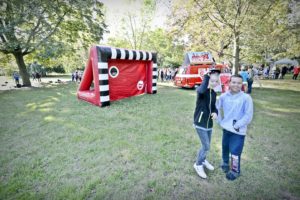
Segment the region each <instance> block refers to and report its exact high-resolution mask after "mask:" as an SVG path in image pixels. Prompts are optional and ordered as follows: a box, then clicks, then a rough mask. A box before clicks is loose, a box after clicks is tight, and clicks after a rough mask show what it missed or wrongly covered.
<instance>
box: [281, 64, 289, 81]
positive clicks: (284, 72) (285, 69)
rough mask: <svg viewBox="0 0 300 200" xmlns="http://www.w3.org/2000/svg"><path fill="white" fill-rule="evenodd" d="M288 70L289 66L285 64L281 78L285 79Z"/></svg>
mask: <svg viewBox="0 0 300 200" xmlns="http://www.w3.org/2000/svg"><path fill="white" fill-rule="evenodd" d="M287 71H288V68H287V66H283V67H282V69H281V79H284V76H285V74H286V73H287Z"/></svg>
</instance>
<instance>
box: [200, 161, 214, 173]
mask: <svg viewBox="0 0 300 200" xmlns="http://www.w3.org/2000/svg"><path fill="white" fill-rule="evenodd" d="M202 164H203V165H204V167H206V168H207V169H209V170H210V171H213V170H214V169H215V168H214V166H212V165H211V164H210V163H209V162H208V161H207V160H204V162H203V163H202Z"/></svg>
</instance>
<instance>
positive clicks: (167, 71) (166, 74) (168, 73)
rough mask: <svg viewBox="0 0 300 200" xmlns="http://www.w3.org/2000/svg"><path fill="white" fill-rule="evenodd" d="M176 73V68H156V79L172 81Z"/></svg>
mask: <svg viewBox="0 0 300 200" xmlns="http://www.w3.org/2000/svg"><path fill="white" fill-rule="evenodd" d="M177 73H178V68H175V69H174V68H171V67H169V68H161V69H158V73H157V74H158V76H157V79H158V80H160V81H161V82H165V81H173V80H174V79H175V76H176V74H177Z"/></svg>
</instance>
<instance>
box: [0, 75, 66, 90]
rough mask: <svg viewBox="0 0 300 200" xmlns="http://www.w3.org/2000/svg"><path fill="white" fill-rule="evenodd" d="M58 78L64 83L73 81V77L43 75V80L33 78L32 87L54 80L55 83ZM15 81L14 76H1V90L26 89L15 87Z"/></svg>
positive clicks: (41, 85)
mask: <svg viewBox="0 0 300 200" xmlns="http://www.w3.org/2000/svg"><path fill="white" fill-rule="evenodd" d="M58 79H59V80H60V81H61V82H62V83H67V82H69V81H71V77H70V78H61V77H59V78H57V77H42V79H41V82H38V81H37V80H34V81H33V80H32V79H30V81H31V85H32V87H43V86H44V85H45V84H47V83H50V82H51V81H52V83H53V84H55V82H57V81H58ZM20 83H21V84H22V80H20ZM15 86H16V84H15V81H14V80H13V79H12V77H7V76H0V91H1V90H2V91H4V90H16V89H17V90H20V89H26V87H25V88H16V87H15Z"/></svg>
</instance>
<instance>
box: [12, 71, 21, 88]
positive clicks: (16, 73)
mask: <svg viewBox="0 0 300 200" xmlns="http://www.w3.org/2000/svg"><path fill="white" fill-rule="evenodd" d="M13 79H14V81H15V83H16V87H18V85H19V84H20V82H19V79H20V75H19V73H18V72H14V73H13Z"/></svg>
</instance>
